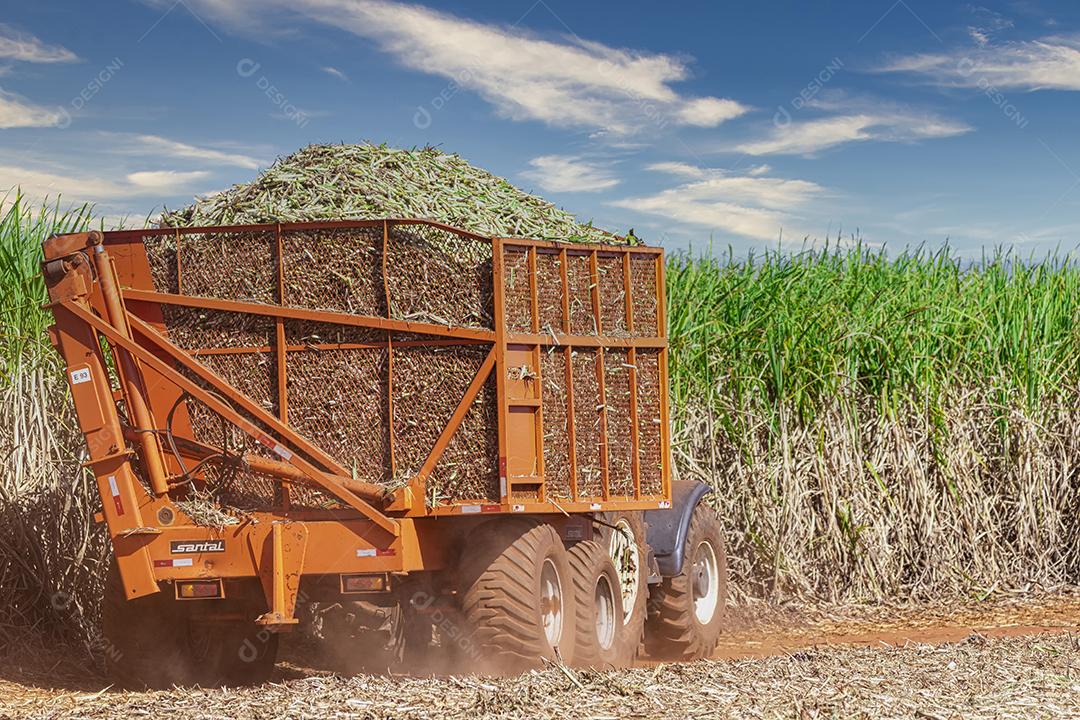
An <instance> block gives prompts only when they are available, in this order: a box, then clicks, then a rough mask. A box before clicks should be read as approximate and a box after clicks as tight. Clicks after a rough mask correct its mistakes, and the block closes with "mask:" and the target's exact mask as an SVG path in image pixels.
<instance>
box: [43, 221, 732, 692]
mask: <svg viewBox="0 0 1080 720" xmlns="http://www.w3.org/2000/svg"><path fill="white" fill-rule="evenodd" d="M43 267H44V275H45V278H46V282H47V285H48V289H49V297H50V308H51V309H52V312H53V313H54V315H55V318H56V323H55V325H54V326H53V327H52V328H51V330H50V332H51V337H52V341H53V343H54V345H55V346H56V347H57V349H58V350H59V352H60V353H61V354H62V355H63V358H64V360H65V363H66V372H67V378H68V382H69V384H70V387H71V394H72V399H73V402H74V404H75V408H76V412H77V415H78V419H79V424H80V427H81V429H82V432H83V433H84V435H85V438H86V444H87V449H88V452H89V459H88V460H87V462H86V465H87V467H89V468H90V470H91V471H92V472H93V474H94V475H95V477H96V478H97V482H98V489H99V492H100V495H101V498H102V511H101V519H102V520H103V521H104V522H105V523H106V524H107V526H108V531H109V535H110V537H111V539H112V542H113V547H114V550H115V558H116V562H115V565H114V567H113V568H112V570H111V571H110V575H109V578H108V583H107V585H108V587H107V589H106V593H107V597H106V599H105V600H106V601H105V605H104V617H103V630H104V633H105V639H106V641H107V644H108V646H109V647H111V648H112V649H113V650H114V652H110V653H107V658H108V659H109V662H110V665H111V668H112V670H113V671H114V672H115V674H116V675H117V677H118V679H119V680H121V681H124V682H127V683H129V684H133V685H152V686H153V685H163V684H172V683H176V682H200V683H204V684H205V683H220V682H229V683H235V682H253V681H259V680H262V679H264V678H265V677H266V676H267V674H268V672H269V670H270V669H271V668H272V667H273V663H274V658H275V654H276V649H277V639H278V634H279V633H281V632H283V631H288V630H291V629H292V628H294V627H295V626H297V625H301V624H302V625H303V626H304V627H305V629H307V630H309V631H311V632H312V633H313V634H315V635H317V636H322V637H323V638H326V639H328V641H332V642H333V643H334V644H335V645H336V646H339V647H342V648H343V652H345V653H347V654H349V655H351V656H354V657H361V658H363V659H364V660H365V663H364V665H365V666H368V667H387V666H397V667H405V668H406V669H408V667H409V665H408V664H406V665H404V666H402V665H401V663H403V662H405V663H408V662H413V661H415V658H417V657H421V656H429V655H431V654H433V653H435V652H437V651H439V650H442V651H446V652H448V653H451V654H454V653H457V654H459V655H460V654H461V653H462V652H466V653H467V654H470V655H472V658H471V659H473V660H479V659H480V658H483V659H485V660H486V661H488V662H490V663H492V667H493V668H498V669H508V668H517V667H526V666H528V665H529V664H531V663H534V662H537V661H539V659H540V658H544V657H548V658H555V657H559V658H561V659H562V660H563V661H566V662H570V663H574V664H615V665H625V664H627V663H629V662H630V661H631V660H632V659H633V657H634V653H635V652H636V651H637V648H638V647H639V645H640V644H641V640H642V637H643V634H644V638H645V640H646V642H647V644H648V646H649V648H650V651H652V652H658V653H666V654H669V655H674V656H679V657H692V656H700V655H702V654H704V653H707V652H709V651H710V650H711V649H712V647H713V645H714V644H715V642H716V637H717V634H718V632H719V628H720V623H721V616H722V611H723V606H724V598H725V593H726V577H725V575H726V565H725V560H724V551H723V541H722V535H721V533H720V529H719V521H718V520H717V518H716V516H715V514H714V513H713V512H712V511H711V510H708V509H707V508H705V507H704V506H703V505H701V504H700V502H699V501H700V499H701V497H702V496H703V495H704V494H705V493H706V492H707V489H706V488H704V486H700V485H696V484H694V485H692V484H687V483H677V482H676V483H673V482H672V479H671V467H670V430H669V420H668V397H667V338H666V318H665V314H664V312H665V301H664V262H663V253H662V251H661V250H660V249H659V248H652V247H640V246H637V247H631V246H625V245H581V244H569V243H557V242H545V241H536V240H528V239H522V238H486V237H481V236H478V235H474V234H471V233H468V232H464V231H462V230H458V229H455V228H450V227H447V226H445V225H441V224H438V223H434V222H430V221H425V220H406V219H388V220H378V221H335V222H318V223H282V224H272V225H246V226H233V227H214V228H183V229H175V228H162V229H147V230H131V231H115V232H106V233H99V232H90V233H77V234H69V235H61V236H55V237H53V238H50V239H49V240H48V241H46V242H45V244H44V265H43ZM647 598H648V599H650V600H651V602H649V603H648V604H647V603H646V599H647ZM410 658H412V659H413V660H409V659H410Z"/></svg>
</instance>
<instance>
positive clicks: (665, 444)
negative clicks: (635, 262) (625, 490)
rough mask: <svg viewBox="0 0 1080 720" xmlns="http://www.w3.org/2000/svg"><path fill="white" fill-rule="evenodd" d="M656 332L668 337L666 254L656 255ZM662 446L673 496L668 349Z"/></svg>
mask: <svg viewBox="0 0 1080 720" xmlns="http://www.w3.org/2000/svg"><path fill="white" fill-rule="evenodd" d="M655 262H656V333H657V335H659V336H660V337H662V338H664V339H667V336H668V327H667V292H666V290H665V288H664V255H663V253H660V254H658V255H657V256H656V261H655ZM659 366H660V447H662V448H664V455H663V458H662V461H661V463H662V464H661V469H662V470H661V472H662V478H661V481H662V484H663V489H664V496H665V497H671V426H670V424H669V423H670V414H669V412H668V401H669V398H668V349H667V348H666V347H665V348H663V349H661V350H660V362H659Z"/></svg>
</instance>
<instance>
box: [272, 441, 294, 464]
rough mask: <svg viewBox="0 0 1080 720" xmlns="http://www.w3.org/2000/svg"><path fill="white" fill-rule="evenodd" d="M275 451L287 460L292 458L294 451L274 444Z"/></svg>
mask: <svg viewBox="0 0 1080 720" xmlns="http://www.w3.org/2000/svg"><path fill="white" fill-rule="evenodd" d="M274 452H276V453H277V454H278V455H280V456H281V457H282V458H283V459H285V460H292V451H291V450H289V449H288V448H283V447H281V446H280V445H277V444H275V445H274Z"/></svg>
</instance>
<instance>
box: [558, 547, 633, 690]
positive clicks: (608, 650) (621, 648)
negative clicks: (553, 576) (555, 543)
mask: <svg viewBox="0 0 1080 720" xmlns="http://www.w3.org/2000/svg"><path fill="white" fill-rule="evenodd" d="M569 553H570V572H571V574H572V575H573V580H574V594H575V602H576V604H577V613H576V615H575V626H574V632H575V636H574V643H575V644H574V664H575V665H577V666H580V667H593V668H604V669H611V668H624V667H629V666H630V665H631V664H632V663H633V662H634V656H635V655H636V654H637V646H638V642H639V639H638V638H637V637H631V636H630V635H628V634H627V633H626V632H624V627H625V626H624V624H623V611H622V593H621V592H620V590H619V573H618V571H617V570H616V569H615V563H614V562H613V561H612V559H611V555H610V553H609V551H608V549H607V548H606V547H605V546H604V545H603V544H601V543H598V542H594V541H592V540H585V541H582V542H579V543H577V544H576V545H573V546H571V547H570V550H569Z"/></svg>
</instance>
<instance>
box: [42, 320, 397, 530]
mask: <svg viewBox="0 0 1080 720" xmlns="http://www.w3.org/2000/svg"><path fill="white" fill-rule="evenodd" d="M60 306H61V307H63V308H64V309H65V310H67V311H68V312H70V313H72V314H73V315H75V316H76V317H77V318H79V319H80V320H82V321H83V322H85V323H86V324H87V325H90V326H91V327H93V328H94V329H95V330H97V331H98V332H100V333H101V334H102V335H104V336H105V337H106V338H108V339H109V341H110V342H112V343H115V344H116V345H119V346H120V347H122V348H123V349H125V350H127V351H128V352H130V353H131V354H132V355H134V356H136V357H138V358H139V360H141V361H142V362H144V363H146V364H147V365H148V366H150V367H152V368H153V369H154V370H156V371H157V372H159V373H161V375H162V376H163V377H165V379H167V380H169V381H170V382H172V383H173V384H174V385H176V386H177V387H179V388H181V389H182V390H185V391H186V392H188V393H190V394H191V395H192V396H193V397H195V398H196V399H198V400H199V401H200V402H202V403H203V404H205V405H206V406H207V407H208V408H210V409H211V410H213V411H214V412H216V413H218V414H219V415H221V416H222V417H224V418H225V419H226V420H228V421H229V422H231V423H232V424H233V425H235V426H236V427H238V428H240V429H241V430H243V431H244V432H245V433H247V434H248V435H250V436H251V437H253V438H255V439H256V440H258V441H259V442H260V443H263V444H264V445H267V444H269V445H273V446H274V447H273V448H272V449H275V450H276V451H277V452H278V455H280V456H281V457H282V459H284V460H285V461H286V462H288V463H289V464H290V465H293V466H294V467H296V468H298V469H299V470H301V471H302V472H303V473H304V474H305V475H307V476H308V477H309V478H310V479H311V480H312V481H313V482H314V483H316V484H317V485H319V486H320V487H322V488H323V489H325V490H326V491H327V492H329V493H331V494H332V495H334V496H336V497H338V498H340V499H341V500H342V501H343V502H344V503H345V504H347V505H348V506H349V507H351V508H353V509H354V510H357V511H358V512H360V513H361V514H362V515H364V517H366V518H368V519H369V520H371V522H372V523H374V524H375V525H376V526H377V527H379V528H380V529H382V530H384V531H385V532H387V533H388V534H390V535H392V536H394V537H397V536H398V534H399V529H398V524H397V522H396V521H394V520H393V519H392V518H389V517H387V516H386V515H383V514H382V513H381V512H379V511H378V510H376V509H375V508H373V507H372V506H371V505H369V504H368V503H366V502H364V501H363V500H361V499H360V498H358V497H357V496H356V495H354V494H353V493H351V492H349V491H348V490H346V489H345V488H344V487H342V486H341V485H339V484H338V483H336V482H334V481H333V480H332V479H330V478H329V477H327V476H326V475H324V474H323V473H322V472H320V471H319V469H318V468H316V467H315V466H314V465H312V464H311V463H310V462H308V461H307V460H305V459H303V458H302V457H300V456H298V455H296V454H294V453H292V452H290V451H289V450H287V449H285V448H280V450H278V447H280V446H277V444H276V443H275V442H274V440H273V439H271V438H268V437H266V434H265V433H264V432H263V431H262V430H261V429H260V428H258V427H257V426H256V425H255V424H254V423H252V422H250V421H248V420H247V419H245V418H244V417H242V416H241V415H240V414H239V413H237V412H236V410H234V409H233V408H232V406H230V405H229V404H227V403H225V402H223V401H222V400H219V399H218V398H216V397H214V395H213V394H211V393H209V392H207V391H206V390H204V389H203V388H201V387H200V386H199V385H198V384H197V383H195V382H194V381H192V380H189V379H188V378H186V377H185V376H184V375H183V374H181V373H180V372H179V371H177V370H176V369H175V368H173V367H171V366H170V365H169V363H167V362H165V361H164V360H162V359H161V358H159V357H157V356H156V355H155V354H154V353H152V352H150V351H149V350H147V349H146V348H144V347H143V346H142V345H140V344H138V343H137V342H135V341H133V340H130V339H128V338H126V337H124V336H123V335H122V334H121V333H119V332H118V331H117V330H116V328H114V327H113V326H112V325H110V324H108V323H107V322H105V321H104V320H102V319H101V318H99V317H97V316H96V315H94V314H93V313H92V312H90V311H89V310H86V309H85V308H83V307H81V306H79V305H78V304H76V303H73V302H71V301H69V300H65V301H62V302H61V303H60ZM131 320H132V322H133V324H134V325H135V326H136V328H137V329H138V330H139V332H140V333H143V334H145V336H146V337H147V338H148V339H150V340H152V341H154V343H155V344H156V345H158V346H159V347H160V348H161V349H162V350H164V351H165V352H167V353H168V354H169V355H171V356H172V357H173V358H174V359H175V360H177V361H178V362H180V363H181V364H183V365H185V366H188V367H190V365H189V363H191V364H194V361H193V360H191V358H190V357H186V358H185V353H184V352H183V351H182V350H180V349H179V348H177V347H176V346H175V345H173V344H172V343H170V342H169V341H168V340H165V339H164V338H162V337H161V336H160V335H158V333H157V332H156V331H155V330H154V329H153V328H151V327H149V326H148V325H145V323H142V322H141V321H139V320H138V319H137V318H135V317H131ZM155 335H157V337H154V336H155ZM192 369H194V368H192ZM207 381H208V382H211V384H222V383H223V381H222V380H221V379H220V378H218V377H217V376H215V375H213V374H212V373H211V377H210V378H209V379H208V380H207ZM256 410H257V411H258V412H255V413H252V414H253V415H255V416H256V418H257V419H258V420H259V421H260V422H265V423H266V424H267V425H270V424H271V423H269V422H267V420H274V421H275V423H276V419H275V418H273V416H270V415H268V414H267V413H266V412H265V411H264V410H262V409H261V408H256ZM260 416H265V417H260ZM289 434H291V433H289Z"/></svg>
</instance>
